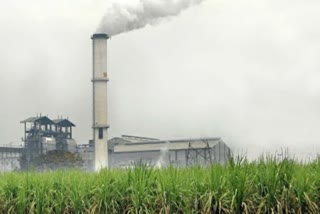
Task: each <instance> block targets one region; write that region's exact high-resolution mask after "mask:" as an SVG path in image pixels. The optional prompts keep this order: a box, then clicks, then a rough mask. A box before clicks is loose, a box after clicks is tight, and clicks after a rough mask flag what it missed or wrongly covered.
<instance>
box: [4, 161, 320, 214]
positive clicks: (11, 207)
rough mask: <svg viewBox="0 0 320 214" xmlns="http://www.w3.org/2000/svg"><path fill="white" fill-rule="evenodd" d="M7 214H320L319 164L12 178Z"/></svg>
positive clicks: (235, 164) (234, 164) (7, 182)
mask: <svg viewBox="0 0 320 214" xmlns="http://www.w3.org/2000/svg"><path fill="white" fill-rule="evenodd" d="M0 213H270V214H271V213H301V214H302V213H320V160H317V161H314V162H311V163H299V162H295V161H293V160H291V159H289V158H284V159H283V160H277V159H276V158H274V157H262V158H261V159H260V160H258V161H256V162H253V163H250V162H248V161H247V160H246V159H243V158H235V159H233V160H231V161H230V162H229V164H227V165H224V166H222V165H211V166H207V167H200V166H197V167H196V166H195V167H192V168H174V167H168V168H163V169H155V168H151V167H148V166H137V167H136V168H133V169H131V168H130V169H115V170H101V171H100V172H98V173H88V172H83V171H55V172H44V173H37V172H24V173H21V172H20V173H18V172H15V173H7V174H2V175H0Z"/></svg>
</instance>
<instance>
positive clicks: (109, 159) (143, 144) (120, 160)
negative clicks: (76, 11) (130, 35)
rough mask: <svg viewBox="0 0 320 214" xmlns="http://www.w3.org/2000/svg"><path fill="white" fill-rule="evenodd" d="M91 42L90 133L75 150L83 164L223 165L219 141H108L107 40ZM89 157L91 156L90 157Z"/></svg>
mask: <svg viewBox="0 0 320 214" xmlns="http://www.w3.org/2000/svg"><path fill="white" fill-rule="evenodd" d="M91 39H92V69H93V70H92V92H93V93H92V95H93V96H92V100H93V107H92V115H93V117H92V118H93V122H92V132H93V138H92V140H90V143H89V144H88V145H82V146H80V147H79V152H80V154H81V155H82V157H83V159H84V160H85V163H86V164H88V165H91V166H93V168H94V169H95V170H96V171H97V170H99V169H101V168H105V167H109V168H117V167H128V166H131V165H134V164H136V163H138V162H140V163H141V162H144V163H145V164H150V165H159V166H160V165H161V166H165V165H176V166H189V165H194V164H201V165H206V164H211V163H225V162H226V161H227V160H228V159H229V158H230V156H231V151H230V148H229V147H228V146H227V145H226V144H225V143H224V142H223V141H222V140H221V139H220V138H205V139H190V140H166V141H163V140H159V139H154V138H145V137H134V136H128V135H123V136H121V137H118V138H113V139H110V140H108V137H107V132H108V128H109V125H108V110H107V109H108V100H107V85H108V84H107V83H108V81H109V78H108V72H107V70H108V69H107V40H108V39H109V35H108V34H104V33H99V34H94V35H92V37H91ZM92 153H93V154H92Z"/></svg>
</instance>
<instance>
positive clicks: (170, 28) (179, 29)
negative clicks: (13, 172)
mask: <svg viewBox="0 0 320 214" xmlns="http://www.w3.org/2000/svg"><path fill="white" fill-rule="evenodd" d="M112 2H119V1H112ZM112 2H111V1H105V0H96V1H91V0H77V1H75V0H70V1H40V0H30V1H27V2H20V1H15V0H14V1H6V2H4V3H2V4H1V7H0V24H1V26H2V27H1V30H0V31H1V33H0V43H1V44H0V45H1V49H0V55H1V57H0V97H1V105H0V118H1V119H2V121H1V125H0V126H1V131H0V140H1V143H0V144H7V143H9V142H13V143H14V144H21V140H20V138H21V137H22V136H23V127H22V125H21V124H19V121H21V120H23V119H25V118H27V117H30V116H34V115H36V114H37V113H40V112H42V113H43V114H49V117H51V118H55V117H57V116H58V115H63V116H68V117H69V118H70V120H71V121H72V122H74V123H75V124H76V125H77V127H76V128H75V132H74V137H75V138H76V140H77V141H78V143H81V144H83V143H87V141H88V139H90V138H91V115H92V114H91V100H92V98H91V82H90V79H91V72H92V70H91V68H92V66H91V63H92V60H91V54H92V50H91V40H90V36H91V34H92V33H94V32H95V31H96V27H97V25H98V24H99V22H100V21H101V18H102V17H103V16H104V14H105V13H106V8H109V7H110V5H111V4H112ZM125 2H128V1H122V4H124V3H125ZM130 7H135V2H133V3H131V6H130ZM319 10H320V2H318V1H312V0H310V1H302V0H296V1H288V0H259V1H249V0H244V1H237V0H210V1H203V2H202V3H201V4H199V5H197V6H195V7H190V8H189V9H188V10H184V11H183V12H182V13H180V14H179V16H177V17H175V18H172V19H170V20H169V21H167V20H166V21H164V22H161V23H160V24H159V25H156V26H154V25H147V26H146V27H145V28H142V29H140V30H135V31H132V32H129V33H123V34H120V35H118V36H114V37H112V39H111V40H108V42H109V43H108V44H109V47H108V54H109V56H108V62H109V64H108V69H109V78H110V82H109V92H108V93H109V114H110V117H109V119H110V126H111V128H110V130H109V135H110V136H109V137H115V136H119V135H121V134H131V135H140V136H146V137H156V138H162V139H176V138H187V139H188V138H193V137H216V136H220V137H222V138H223V139H224V141H225V142H226V143H227V144H228V145H230V147H231V148H232V149H233V150H234V151H236V152H247V153H248V154H249V156H250V157H255V156H257V155H258V154H259V153H261V152H263V151H275V150H279V149H281V148H289V150H290V151H291V152H292V153H294V154H296V155H297V156H306V155H309V154H311V155H312V154H315V153H316V152H319V151H320V144H319V139H320V132H319V127H320V111H319V109H320V84H319V83H320V73H319V72H320V64H319V57H320V56H319V55H320V29H319V26H320V15H319ZM168 11H170V9H168Z"/></svg>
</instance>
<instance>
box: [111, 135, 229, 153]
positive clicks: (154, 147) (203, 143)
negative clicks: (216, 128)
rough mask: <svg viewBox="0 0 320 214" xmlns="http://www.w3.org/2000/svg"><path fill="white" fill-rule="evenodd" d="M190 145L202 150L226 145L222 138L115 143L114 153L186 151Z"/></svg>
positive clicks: (113, 146)
mask: <svg viewBox="0 0 320 214" xmlns="http://www.w3.org/2000/svg"><path fill="white" fill-rule="evenodd" d="M189 143H192V148H194V149H201V148H207V143H208V144H209V147H214V146H215V145H217V144H219V143H224V142H223V141H222V140H221V138H204V139H189V140H187V139H186V140H169V141H150V142H140V143H131V142H128V143H124V142H122V143H121V144H117V143H114V144H113V145H112V148H113V151H114V152H140V151H159V150H163V149H166V150H186V149H189Z"/></svg>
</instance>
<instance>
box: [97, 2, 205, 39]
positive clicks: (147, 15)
mask: <svg viewBox="0 0 320 214" xmlns="http://www.w3.org/2000/svg"><path fill="white" fill-rule="evenodd" d="M203 1H204V0H139V1H138V2H137V3H136V4H134V5H130V4H125V5H124V4H120V3H118V2H117V3H113V4H111V6H110V7H109V8H108V9H107V12H106V14H105V15H104V17H103V18H102V21H101V23H100V25H99V27H98V29H97V32H98V33H108V35H110V36H114V35H117V34H120V33H124V32H128V31H132V30H135V29H139V28H143V27H145V26H146V25H148V24H156V23H158V22H159V21H161V20H162V19H164V18H168V17H172V16H177V15H178V14H180V12H181V11H183V10H185V9H187V8H189V7H191V6H193V5H197V4H200V3H201V2H203Z"/></svg>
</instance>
